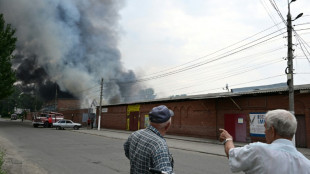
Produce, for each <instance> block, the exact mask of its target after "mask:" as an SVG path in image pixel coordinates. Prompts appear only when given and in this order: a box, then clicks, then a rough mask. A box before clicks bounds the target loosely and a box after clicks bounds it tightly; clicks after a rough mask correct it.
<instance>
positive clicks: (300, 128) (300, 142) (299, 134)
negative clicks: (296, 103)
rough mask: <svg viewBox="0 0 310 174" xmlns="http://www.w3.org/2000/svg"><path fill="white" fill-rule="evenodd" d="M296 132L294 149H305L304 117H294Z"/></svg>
mask: <svg viewBox="0 0 310 174" xmlns="http://www.w3.org/2000/svg"><path fill="white" fill-rule="evenodd" d="M296 119H297V130H296V134H295V142H296V147H307V139H306V121H305V116H304V115H296Z"/></svg>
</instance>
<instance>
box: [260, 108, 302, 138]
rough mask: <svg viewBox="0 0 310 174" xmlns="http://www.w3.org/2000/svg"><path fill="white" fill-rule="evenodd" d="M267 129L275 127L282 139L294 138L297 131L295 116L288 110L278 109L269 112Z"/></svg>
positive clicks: (266, 118)
mask: <svg viewBox="0 0 310 174" xmlns="http://www.w3.org/2000/svg"><path fill="white" fill-rule="evenodd" d="M265 122H266V128H267V129H269V128H270V127H274V129H275V130H276V132H277V134H278V135H280V136H281V137H288V138H292V137H293V136H294V134H295V132H296V129H297V121H296V118H295V116H294V115H293V114H292V113H290V112H289V111H287V110H284V109H276V110H272V111H268V112H267V114H266V116H265Z"/></svg>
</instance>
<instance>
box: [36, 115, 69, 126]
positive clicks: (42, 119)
mask: <svg viewBox="0 0 310 174" xmlns="http://www.w3.org/2000/svg"><path fill="white" fill-rule="evenodd" d="M49 117H51V118H52V123H55V122H57V121H59V120H62V119H64V115H63V114H62V113H58V112H49V113H41V114H40V115H39V116H35V117H34V119H33V121H32V125H33V127H38V126H43V127H51V126H52V124H49V122H48V118H49Z"/></svg>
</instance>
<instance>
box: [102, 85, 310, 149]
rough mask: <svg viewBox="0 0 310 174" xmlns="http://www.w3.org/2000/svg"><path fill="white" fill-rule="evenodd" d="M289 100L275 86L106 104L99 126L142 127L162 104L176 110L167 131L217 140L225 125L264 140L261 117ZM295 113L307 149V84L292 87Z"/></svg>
mask: <svg viewBox="0 0 310 174" xmlns="http://www.w3.org/2000/svg"><path fill="white" fill-rule="evenodd" d="M288 103H289V98H288V90H287V87H277V88H270V89H256V90H249V91H246V92H225V93H215V94H206V95H196V96H182V97H179V98H166V99H159V100H153V101H148V102H140V103H127V104H118V105H105V106H102V114H101V123H100V126H101V127H103V128H110V129H121V130H137V129H143V128H145V126H147V125H148V123H149V122H148V112H149V111H150V110H151V109H152V108H153V107H154V106H158V105H162V104H163V105H166V106H167V107H168V108H170V109H172V110H173V111H174V113H175V116H174V117H172V127H171V128H170V129H169V131H168V134H175V135H185V136H193V137H204V138H211V139H218V136H219V132H218V129H219V128H225V129H226V130H228V131H229V132H230V133H231V134H232V135H233V136H234V139H235V140H236V141H239V142H253V141H264V138H263V135H262V129H261V126H262V123H263V122H261V120H260V118H261V116H262V115H264V114H265V113H266V112H267V111H268V110H273V109H287V110H288V107H289V104H288ZM98 109H99V108H98ZM98 109H97V115H98ZM295 115H296V118H297V120H298V129H297V133H296V136H295V138H296V146H297V147H307V148H310V85H299V86H295ZM97 120H98V119H97Z"/></svg>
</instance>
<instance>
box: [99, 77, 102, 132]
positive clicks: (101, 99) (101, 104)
mask: <svg viewBox="0 0 310 174" xmlns="http://www.w3.org/2000/svg"><path fill="white" fill-rule="evenodd" d="M102 88H103V78H102V79H101V86H100V106H99V118H98V130H100V123H101V105H102Z"/></svg>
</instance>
